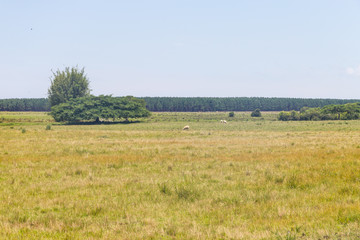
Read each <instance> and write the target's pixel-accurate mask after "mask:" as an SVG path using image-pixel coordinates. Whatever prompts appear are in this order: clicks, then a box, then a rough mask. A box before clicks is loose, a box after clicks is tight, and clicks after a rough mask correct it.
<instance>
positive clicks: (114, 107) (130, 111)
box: [50, 95, 150, 122]
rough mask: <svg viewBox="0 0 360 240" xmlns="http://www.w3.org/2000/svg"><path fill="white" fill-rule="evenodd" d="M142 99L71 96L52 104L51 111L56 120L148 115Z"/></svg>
mask: <svg viewBox="0 0 360 240" xmlns="http://www.w3.org/2000/svg"><path fill="white" fill-rule="evenodd" d="M145 106H146V103H145V101H144V100H142V99H137V98H135V97H132V96H127V97H119V98H118V97H111V96H104V95H100V96H98V97H96V96H90V97H80V98H73V99H71V100H69V101H67V102H65V103H61V104H59V105H56V106H53V107H52V108H51V113H50V115H52V116H53V117H54V119H55V121H57V122H80V121H99V120H100V119H104V120H109V119H113V120H114V119H125V120H128V119H129V118H141V117H148V116H150V112H149V111H148V110H147V109H146V107H145Z"/></svg>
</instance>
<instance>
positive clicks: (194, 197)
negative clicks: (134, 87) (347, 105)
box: [0, 112, 360, 239]
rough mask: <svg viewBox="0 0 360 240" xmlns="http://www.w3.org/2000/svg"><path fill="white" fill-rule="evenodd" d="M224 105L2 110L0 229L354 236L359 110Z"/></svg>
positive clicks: (55, 234)
mask: <svg viewBox="0 0 360 240" xmlns="http://www.w3.org/2000/svg"><path fill="white" fill-rule="evenodd" d="M227 116H228V113H222V112H218V113H154V114H153V115H152V117H151V118H150V119H146V120H143V121H141V122H138V123H132V124H101V125H62V124H58V123H54V122H52V119H51V117H50V116H48V115H47V114H46V113H10V112H0V137H1V138H0V239H359V238H360V121H324V122H280V121H277V120H276V113H263V117H262V118H256V119H254V118H250V113H235V117H234V118H229V117H227ZM220 119H226V120H227V121H228V124H221V123H220ZM185 125H189V126H190V130H189V131H182V128H183V127H184V126H185ZM49 128H50V130H49Z"/></svg>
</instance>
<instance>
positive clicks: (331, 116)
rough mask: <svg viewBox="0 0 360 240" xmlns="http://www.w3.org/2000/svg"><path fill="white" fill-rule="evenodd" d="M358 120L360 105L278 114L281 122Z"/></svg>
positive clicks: (344, 105)
mask: <svg viewBox="0 0 360 240" xmlns="http://www.w3.org/2000/svg"><path fill="white" fill-rule="evenodd" d="M359 118H360V103H348V104H343V105H328V106H324V107H322V108H308V107H303V108H302V109H301V110H300V112H296V111H291V112H280V113H279V116H278V119H279V120H281V121H299V120H300V121H319V120H354V119H359Z"/></svg>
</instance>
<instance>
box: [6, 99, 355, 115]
mask: <svg viewBox="0 0 360 240" xmlns="http://www.w3.org/2000/svg"><path fill="white" fill-rule="evenodd" d="M140 99H143V100H145V102H146V108H147V109H148V110H149V111H152V112H211V111H253V110H255V109H260V110H261V111H292V110H295V111H299V110H300V109H301V108H303V107H309V108H318V107H323V106H326V105H338V104H346V103H354V102H360V100H355V99H351V100H345V99H307V98H265V97H228V98H215V97H142V98H140ZM0 111H50V103H49V100H48V99H46V98H20V99H0Z"/></svg>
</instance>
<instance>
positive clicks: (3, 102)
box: [0, 98, 50, 112]
mask: <svg viewBox="0 0 360 240" xmlns="http://www.w3.org/2000/svg"><path fill="white" fill-rule="evenodd" d="M0 111H19V112H21V111H33V112H38V111H42V112H47V111H50V104H49V101H48V99H47V98H12V99H0Z"/></svg>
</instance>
